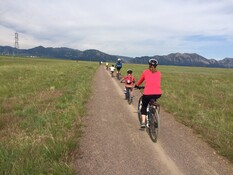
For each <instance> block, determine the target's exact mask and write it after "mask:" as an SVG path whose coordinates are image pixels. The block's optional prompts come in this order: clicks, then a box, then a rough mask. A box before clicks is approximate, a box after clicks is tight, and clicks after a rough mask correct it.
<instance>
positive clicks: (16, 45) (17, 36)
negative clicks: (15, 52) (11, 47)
mask: <svg viewBox="0 0 233 175" xmlns="http://www.w3.org/2000/svg"><path fill="white" fill-rule="evenodd" d="M15 48H16V49H19V34H18V33H17V32H15Z"/></svg>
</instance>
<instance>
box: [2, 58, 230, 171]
mask: <svg viewBox="0 0 233 175" xmlns="http://www.w3.org/2000/svg"><path fill="white" fill-rule="evenodd" d="M98 67H99V64H98V63H97V62H82V61H79V62H76V61H65V60H53V59H31V58H17V57H3V56H0V141H1V142H0V174H74V172H73V170H72V166H71V161H72V159H73V158H74V157H73V155H74V151H75V150H76V149H77V148H78V144H77V143H78V140H79V138H80V136H81V129H80V128H81V126H82V120H81V119H82V117H83V116H85V112H86V109H85V104H86V102H87V100H88V98H89V97H90V94H91V89H90V87H91V86H90V85H91V81H92V78H93V76H94V74H95V72H96V70H97V68H98ZM128 68H131V69H133V72H134V75H135V77H136V78H137V79H138V78H139V77H140V75H141V73H142V71H143V70H144V69H146V68H147V65H136V64H133V65H132V64H124V67H123V70H122V72H126V70H127V69H128ZM158 69H159V70H160V71H161V72H162V89H163V96H162V97H161V99H160V104H161V106H162V107H163V108H164V109H165V110H166V111H168V112H170V113H172V114H174V116H175V118H176V119H177V121H179V122H181V123H183V124H185V125H187V126H189V127H191V128H193V130H194V131H195V132H196V134H198V135H199V136H200V137H202V138H203V139H205V140H206V141H207V142H208V143H209V144H210V145H211V146H212V147H214V148H215V149H216V150H217V151H218V152H219V153H220V154H222V155H224V156H226V157H228V158H229V159H230V160H231V161H233V110H232V106H233V91H232V89H233V69H216V68H196V67H174V66H159V67H158ZM161 117H162V116H161Z"/></svg>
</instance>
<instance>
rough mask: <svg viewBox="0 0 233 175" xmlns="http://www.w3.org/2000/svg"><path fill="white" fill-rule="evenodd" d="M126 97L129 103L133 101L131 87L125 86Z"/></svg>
mask: <svg viewBox="0 0 233 175" xmlns="http://www.w3.org/2000/svg"><path fill="white" fill-rule="evenodd" d="M125 99H126V100H127V101H128V103H129V104H131V103H132V102H133V97H131V88H130V87H126V88H125Z"/></svg>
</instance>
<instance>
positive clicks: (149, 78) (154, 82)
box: [136, 69, 162, 95]
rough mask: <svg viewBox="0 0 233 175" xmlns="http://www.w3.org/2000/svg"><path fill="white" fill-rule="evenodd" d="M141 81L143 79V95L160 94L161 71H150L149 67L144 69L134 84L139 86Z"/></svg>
mask: <svg viewBox="0 0 233 175" xmlns="http://www.w3.org/2000/svg"><path fill="white" fill-rule="evenodd" d="M143 81H145V89H144V92H143V94H144V95H159V94H162V90H161V73H160V72H159V71H157V72H154V73H152V72H151V71H150V70H149V69H147V70H144V71H143V73H142V76H141V78H140V79H139V80H138V82H137V84H136V85H137V86H140V85H141V84H142V82H143Z"/></svg>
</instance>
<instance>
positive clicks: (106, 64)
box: [105, 62, 108, 70]
mask: <svg viewBox="0 0 233 175" xmlns="http://www.w3.org/2000/svg"><path fill="white" fill-rule="evenodd" d="M105 66H106V70H108V62H106V63H105Z"/></svg>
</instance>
